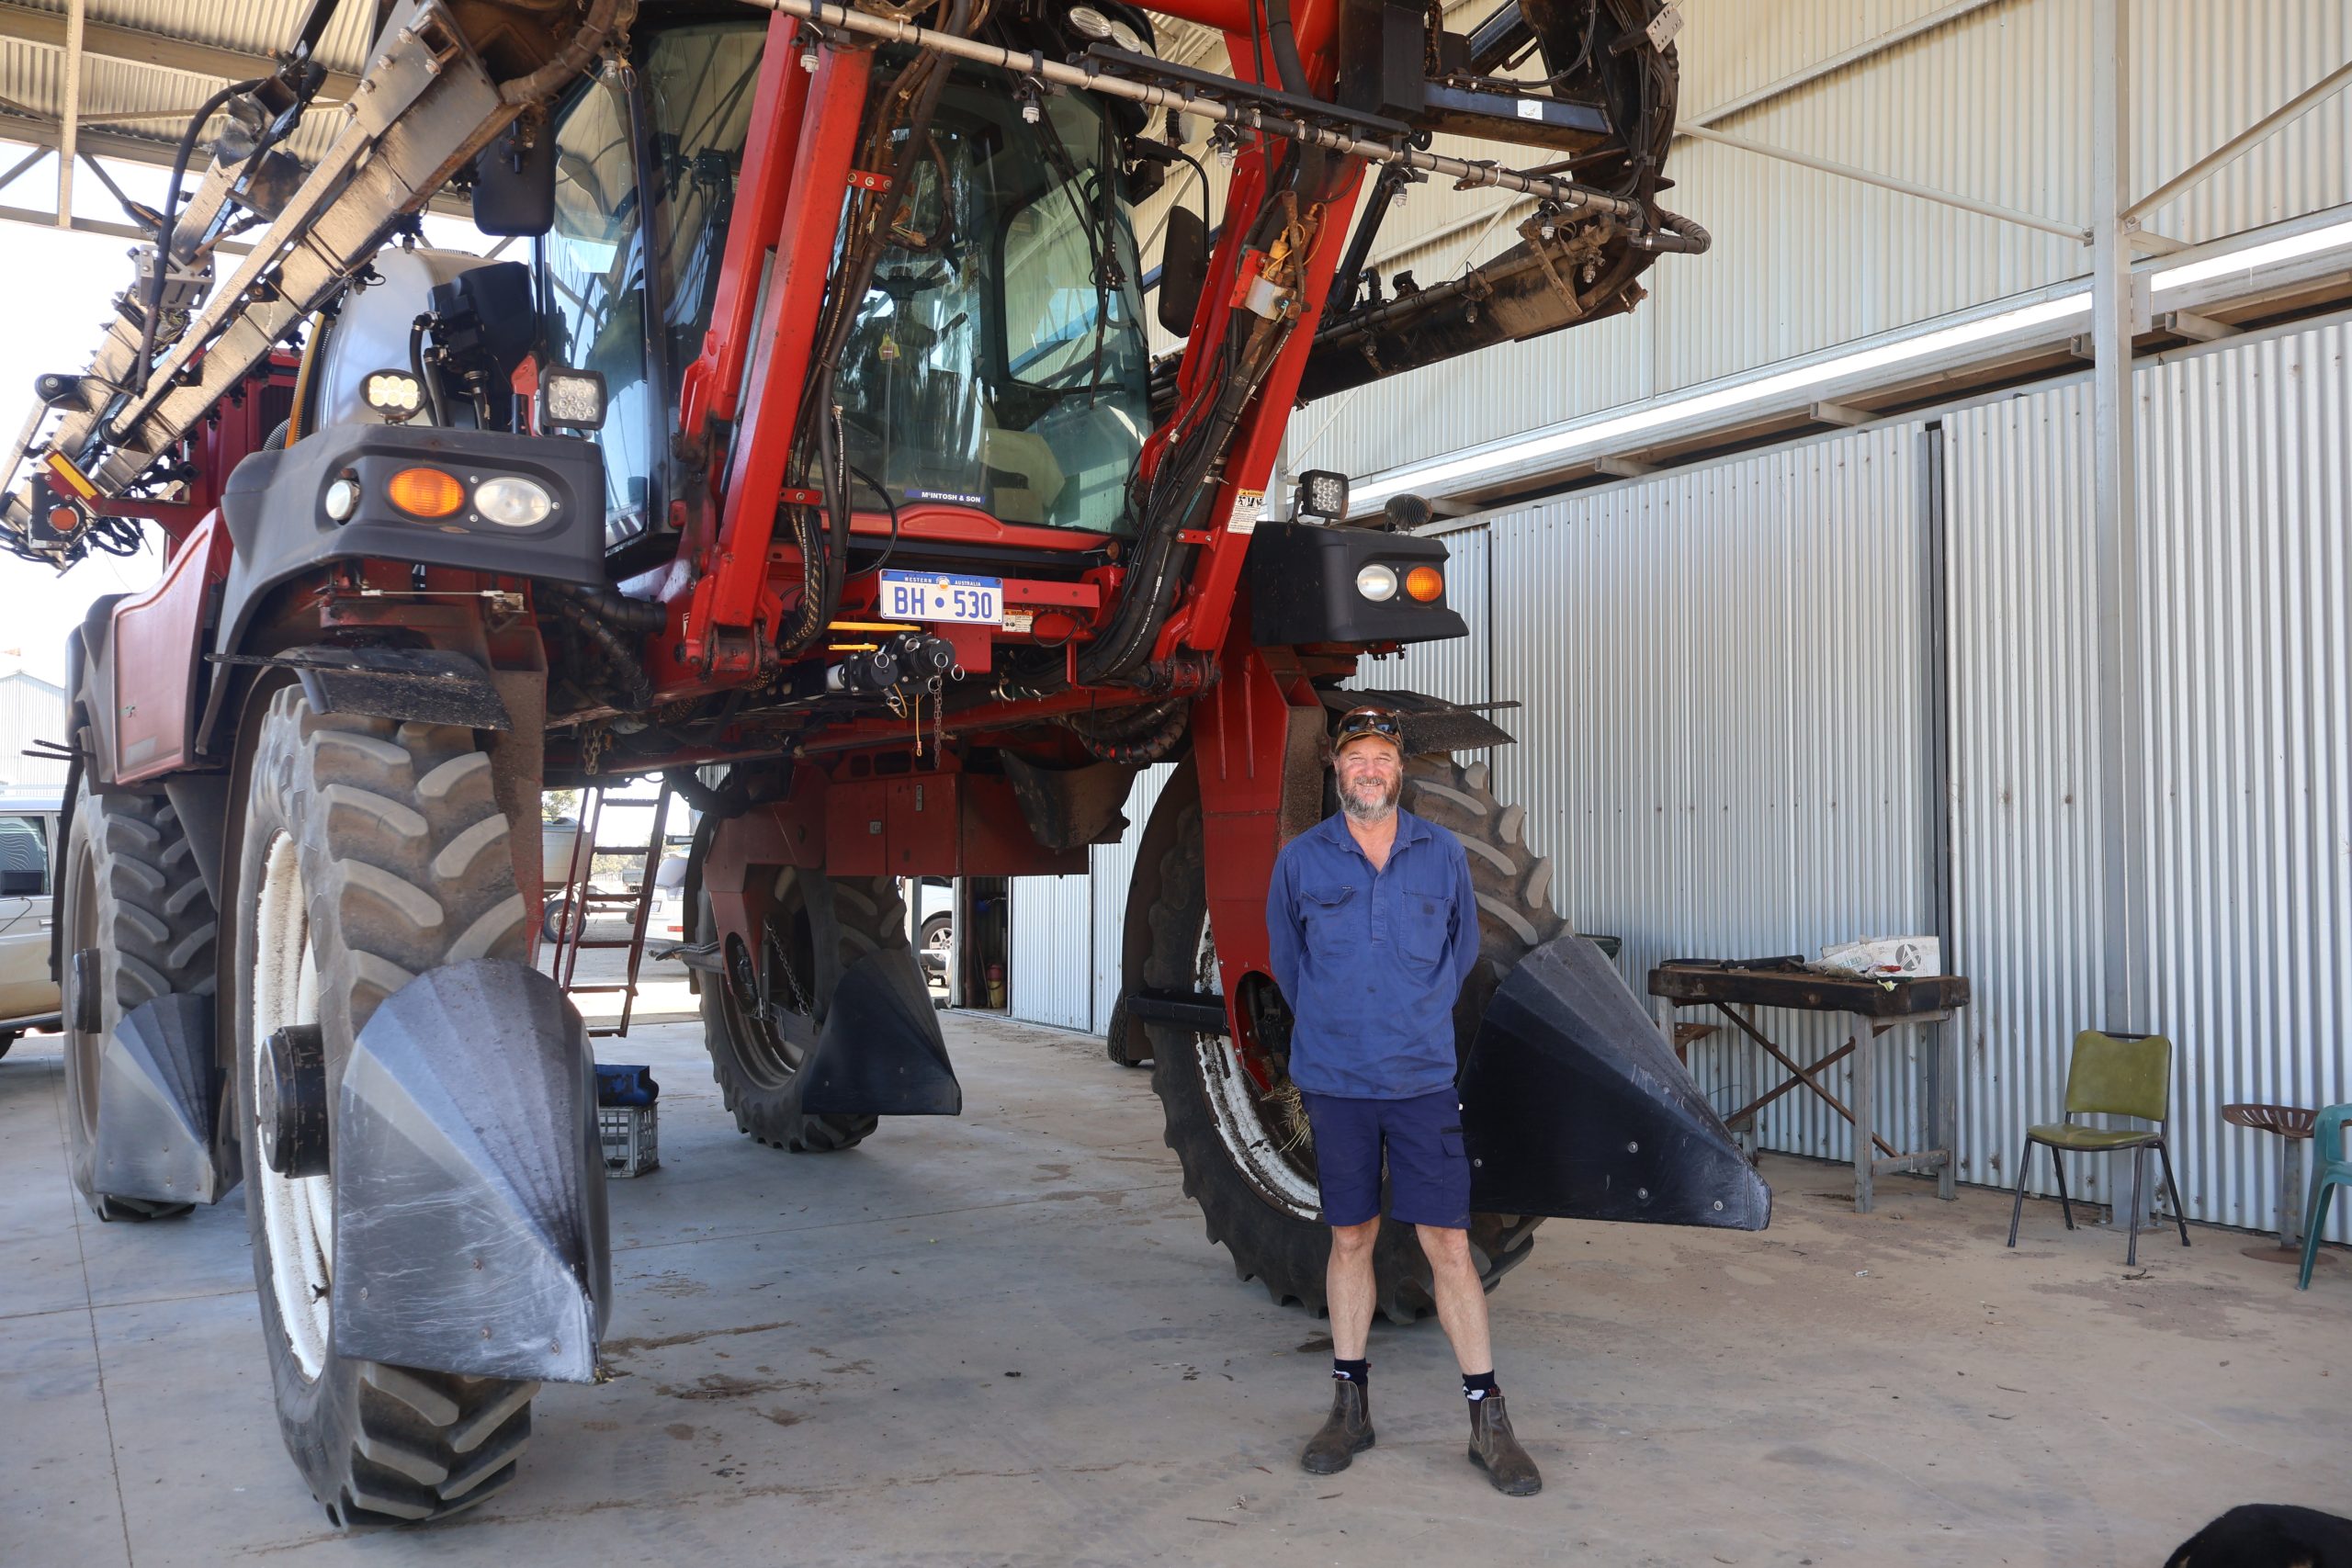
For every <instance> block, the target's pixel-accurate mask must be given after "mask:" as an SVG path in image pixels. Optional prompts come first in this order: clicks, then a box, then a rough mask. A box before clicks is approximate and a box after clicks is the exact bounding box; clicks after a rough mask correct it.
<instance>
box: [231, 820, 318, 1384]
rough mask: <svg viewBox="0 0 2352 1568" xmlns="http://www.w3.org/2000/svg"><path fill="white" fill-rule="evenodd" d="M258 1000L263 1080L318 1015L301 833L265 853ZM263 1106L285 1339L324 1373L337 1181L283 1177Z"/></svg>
mask: <svg viewBox="0 0 2352 1568" xmlns="http://www.w3.org/2000/svg"><path fill="white" fill-rule="evenodd" d="M318 1021H319V965H318V961H317V959H316V958H314V957H313V956H312V955H311V915H310V900H309V899H308V898H307V897H305V896H304V894H303V890H302V866H301V857H300V852H299V851H297V850H296V848H295V845H294V840H293V839H292V838H291V837H289V836H288V835H287V834H285V833H279V834H278V835H277V837H276V838H274V839H272V840H270V844H269V852H268V854H267V855H266V856H265V857H264V866H263V872H262V883H261V902H260V907H259V909H258V910H257V912H256V915H255V919H254V1008H253V1018H252V1020H251V1023H250V1029H249V1038H250V1039H251V1040H252V1042H253V1060H252V1061H251V1062H249V1063H248V1064H247V1065H246V1070H247V1071H248V1073H250V1074H251V1075H252V1077H251V1078H250V1079H249V1081H251V1082H254V1083H259V1082H260V1081H261V1075H262V1067H263V1064H264V1060H265V1057H266V1053H267V1051H268V1049H269V1047H268V1044H267V1042H268V1040H269V1037H270V1035H271V1034H273V1033H275V1032H277V1030H279V1029H282V1028H284V1027H285V1026H286V1025H288V1024H289V1023H316V1022H318ZM259 1123H260V1116H259V1112H258V1110H256V1112H255V1115H254V1126H253V1127H251V1128H248V1129H247V1131H248V1133H249V1134H252V1135H251V1136H249V1137H247V1138H246V1140H245V1147H246V1149H247V1150H249V1151H251V1155H252V1156H253V1157H250V1158H249V1159H248V1160H247V1162H246V1165H247V1168H246V1170H245V1179H246V1180H248V1181H250V1182H252V1183H254V1186H255V1188H256V1189H257V1190H259V1192H260V1194H261V1213H262V1233H263V1237H264V1241H265V1243H266V1246H267V1247H269V1281H270V1288H271V1291H272V1292H273V1293H274V1294H275V1296H276V1298H277V1322H278V1325H279V1327H280V1328H281V1329H282V1330H283V1331H284V1332H285V1335H286V1343H287V1346H288V1348H290V1349H291V1350H292V1351H293V1352H294V1359H295V1360H297V1361H299V1362H300V1363H301V1367H302V1375H303V1376H304V1377H305V1378H316V1377H317V1376H318V1375H319V1371H320V1369H321V1368H322V1367H324V1366H325V1365H326V1359H327V1326H328V1323H329V1321H330V1318H331V1315H332V1313H331V1305H330V1303H329V1300H328V1289H329V1287H330V1286H331V1285H332V1284H333V1282H334V1178H333V1177H332V1176H306V1177H301V1178H299V1179H296V1178H288V1177H284V1176H280V1175H278V1174H277V1172H276V1171H274V1170H272V1169H271V1168H269V1162H268V1161H266V1160H265V1159H262V1158H260V1157H259V1155H260V1152H261V1148H262V1142H261V1129H260V1124H259Z"/></svg>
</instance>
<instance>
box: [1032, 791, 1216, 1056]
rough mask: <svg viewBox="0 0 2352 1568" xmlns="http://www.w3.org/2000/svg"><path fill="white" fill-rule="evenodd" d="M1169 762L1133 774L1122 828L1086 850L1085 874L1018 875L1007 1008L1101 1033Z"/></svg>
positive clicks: (1112, 999)
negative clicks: (1141, 849) (1141, 847)
mask: <svg viewBox="0 0 2352 1568" xmlns="http://www.w3.org/2000/svg"><path fill="white" fill-rule="evenodd" d="M1175 771H1176V769H1175V767H1174V765H1173V764H1170V763H1161V764H1160V765H1159V766H1158V767H1153V768H1146V769H1145V770H1144V771H1143V772H1142V773H1137V774H1136V782H1135V787H1134V788H1133V789H1132V790H1131V791H1130V792H1129V793H1128V795H1127V804H1126V807H1125V812H1126V818H1127V830H1126V832H1125V834H1124V835H1123V836H1122V837H1121V838H1120V840H1119V841H1118V842H1117V843H1115V844H1098V845H1096V846H1095V847H1094V848H1093V849H1092V850H1091V851H1090V852H1089V857H1090V861H1089V866H1088V870H1087V874H1085V875H1084V876H1016V877H1012V878H1011V879H1010V880H1009V882H1008V884H1007V886H1008V887H1009V890H1010V894H1009V896H1010V898H1011V902H1012V976H1011V985H1010V989H1009V991H1008V994H1007V999H1008V1000H1009V1001H1010V1002H1011V1004H1012V1016H1013V1017H1015V1018H1018V1019H1023V1020H1026V1021H1029V1022H1031V1023H1047V1024H1052V1025H1053V1026H1054V1027H1056V1028H1057V1029H1084V1030H1090V1031H1091V1032H1094V1033H1097V1034H1100V1033H1101V1032H1103V1030H1104V1029H1106V1028H1108V1027H1109V1025H1110V1022H1111V1009H1112V1008H1113V1007H1114V1005H1115V1004H1116V1003H1117V1002H1118V999H1119V952H1120V942H1121V941H1122V939H1123V935H1124V933H1125V930H1126V916H1127V884H1128V881H1129V879H1130V878H1131V877H1132V876H1133V875H1134V873H1135V863H1136V846H1137V844H1139V843H1140V842H1141V841H1142V839H1143V830H1144V828H1145V826H1146V825H1147V824H1148V823H1149V822H1150V821H1151V808H1152V807H1153V806H1154V805H1155V804H1156V803H1157V802H1158V801H1159V792H1160V791H1161V790H1162V789H1163V788H1165V787H1166V786H1167V784H1168V776H1169V775H1170V773H1174V772H1175Z"/></svg>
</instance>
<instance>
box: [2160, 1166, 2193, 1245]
mask: <svg viewBox="0 0 2352 1568" xmlns="http://www.w3.org/2000/svg"><path fill="white" fill-rule="evenodd" d="M2156 1162H2157V1163H2158V1164H2159V1165H2162V1166H2163V1167H2164V1168H2165V1191H2167V1192H2169V1193H2171V1194H2172V1220H2173V1224H2177V1225H2178V1226H2179V1227H2180V1245H2181V1246H2183V1247H2187V1246H2188V1213H2187V1212H2186V1211H2185V1210H2183V1209H2182V1208H2181V1206H2180V1183H2178V1182H2177V1181H2175V1180H2174V1179H2172V1156H2170V1155H2168V1154H2166V1153H2165V1146H2164V1145H2163V1144H2161V1143H2159V1144H2157V1145H2156Z"/></svg>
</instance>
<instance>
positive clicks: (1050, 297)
mask: <svg viewBox="0 0 2352 1568" xmlns="http://www.w3.org/2000/svg"><path fill="white" fill-rule="evenodd" d="M767 36H768V35H767V31H766V28H765V27H764V25H763V23H761V22H759V21H756V20H752V19H746V20H743V21H726V22H710V21H703V22H690V23H682V24H678V25H673V26H669V27H665V28H658V29H655V28H642V27H641V28H639V29H638V33H637V39H636V42H635V46H634V50H633V62H632V68H631V69H628V70H606V71H605V72H603V73H599V74H597V75H596V76H594V77H593V78H591V79H589V80H587V81H585V82H583V83H582V85H580V86H579V87H578V89H576V90H575V91H574V92H573V93H572V95H571V96H570V97H569V98H568V99H566V100H565V101H564V102H562V103H561V104H560V105H559V106H558V107H557V108H556V109H555V111H554V113H553V115H552V117H551V126H552V135H553V141H554V163H555V203H554V221H553V223H552V225H551V226H550V228H549V229H548V232H547V233H546V234H545V236H544V237H543V238H540V239H539V240H538V241H537V254H536V262H535V267H534V271H535V274H536V279H537V297H538V308H539V311H540V315H541V319H542V324H543V339H544V348H545V355H546V357H547V360H548V362H549V363H551V364H556V365H561V366H565V367H574V368H578V369H583V370H591V371H594V372H595V373H596V374H597V375H598V376H600V377H601V378H603V381H604V385H605V398H606V401H605V417H604V423H603V425H602V428H601V429H599V430H597V431H596V432H595V433H594V439H595V440H596V441H597V442H598V443H599V444H600V445H601V446H602V447H603V450H604V460H605V486H606V496H605V506H606V516H605V536H606V546H607V549H608V551H609V552H610V554H611V555H612V557H613V558H614V561H613V565H614V568H615V573H614V574H615V575H616V576H622V575H626V574H627V572H628V570H643V569H646V568H650V567H651V566H654V565H657V564H660V563H661V561H662V560H663V559H665V558H667V557H668V555H669V554H671V553H672V552H673V550H674V548H675V543H676V541H675V537H674V535H673V534H672V532H671V525H670V519H671V518H672V515H673V512H672V506H671V503H672V502H673V501H676V500H679V499H681V498H682V497H684V495H685V494H686V493H687V491H686V487H687V486H688V485H689V484H690V483H691V482H692V481H691V479H690V478H689V476H688V468H687V466H688V464H689V463H690V462H691V461H692V457H691V456H690V455H688V454H684V453H681V452H680V451H679V450H677V444H676V443H674V442H673V441H672V439H671V438H670V436H671V433H672V432H674V431H676V430H677V429H678V428H679V423H680V402H681V397H682V390H683V388H684V382H685V378H686V372H687V368H688V367H689V366H691V365H692V364H693V362H694V361H695V357H696V356H697V355H699V354H700V353H701V352H702V349H703V344H704V338H705V334H706V333H707V332H708V331H709V329H710V327H711V324H712V319H713V310H714V306H715V302H716V300H717V298H718V291H719V279H720V276H721V270H722V265H721V264H722V260H723V257H724V254H725V252H726V248H727V240H728V233H729V225H730V223H731V222H732V221H733V220H734V217H735V214H736V212H737V195H738V186H739V183H740V181H741V177H742V171H743V164H744V153H745V145H746V140H747V137H748V135H749V134H750V130H751V125H752V106H753V102H754V98H755V95H756V89H757V87H758V84H759V79H760V74H761V72H762V70H763V65H764V64H765V58H764V46H765V43H766V39H767ZM915 59H916V56H915V54H914V53H913V51H899V50H894V49H891V48H888V47H885V48H884V49H882V50H881V51H878V53H877V56H876V60H875V62H874V66H873V71H872V76H871V85H870V88H869V91H868V94H867V125H866V126H865V128H862V130H861V134H860V143H859V153H858V156H857V158H856V160H855V164H856V167H857V168H858V169H859V170H860V171H861V175H860V177H865V175H867V174H868V173H870V172H873V171H876V170H884V169H888V168H890V167H892V166H894V165H896V164H899V162H900V161H901V153H902V152H903V150H904V146H905V142H906V139H907V135H908V132H907V130H906V128H905V124H904V121H903V117H895V118H894V119H893V129H892V130H891V131H890V133H889V134H888V136H887V137H886V138H884V139H882V141H881V142H880V144H879V145H876V139H875V138H874V136H873V133H872V130H871V127H872V125H873V123H874V121H875V118H876V116H875V112H874V111H875V108H876V106H877V105H885V106H887V105H888V104H889V103H890V101H891V97H892V95H893V94H894V93H896V92H897V91H898V90H899V83H900V82H901V80H902V78H903V77H904V76H905V75H906V73H907V72H908V69H909V67H910V65H911V64H912V62H914V60H915ZM1123 107H1124V106H1118V105H1114V104H1106V103H1104V102H1103V101H1101V100H1098V99H1095V98H1093V97H1091V96H1087V95H1082V94H1059V95H1055V96H1045V97H1016V96H1013V95H1012V94H1009V93H1008V92H1006V91H1005V89H1004V86H1003V85H1002V83H1001V81H996V82H992V81H987V80H984V79H983V78H982V77H981V76H980V74H979V73H977V72H967V71H962V70H959V71H957V72H956V73H954V74H953V75H952V77H951V78H950V79H949V80H948V81H947V83H946V84H945V85H944V87H943V88H942V89H941V90H940V91H939V93H938V96H937V101H936V105H935V107H934V108H933V114H932V118H931V122H930V127H929V130H928V134H927V136H926V138H925V143H924V146H923V147H922V151H921V152H920V153H919V154H918V155H917V156H916V157H915V158H914V159H913V160H912V173H911V175H910V179H909V189H908V191H907V193H906V199H905V201H904V202H903V204H902V205H901V206H900V208H899V212H898V215H897V218H896V220H895V221H894V222H892V223H891V224H890V226H889V229H888V232H887V234H885V235H883V236H881V241H880V248H879V254H878V256H876V257H875V258H873V259H872V261H871V262H870V264H869V265H868V266H867V267H866V268H865V275H866V280H865V288H864V289H863V292H862V294H861V296H860V298H859V299H857V300H856V302H855V304H854V310H853V314H852V319H851V321H849V323H848V324H847V327H846V330H845V332H844V333H842V335H841V337H840V346H839V350H838V358H837V364H836V369H835V375H834V380H833V398H832V402H833V404H834V406H835V408H837V409H838V411H839V412H838V414H837V415H833V416H831V417H832V418H834V419H836V420H837V423H836V424H835V426H834V429H833V431H832V433H831V434H832V438H833V439H834V440H835V441H837V442H838V457H839V462H840V465H841V467H842V469H843V470H844V471H845V472H846V474H847V476H848V479H849V495H850V504H851V505H852V507H853V508H854V510H855V511H856V512H857V513H861V514H867V515H870V516H872V517H874V518H876V519H880V520H882V521H883V522H884V523H885V524H886V525H887V524H888V521H889V520H890V519H892V518H895V517H896V516H897V515H898V514H899V513H900V512H901V510H902V509H904V508H907V507H909V506H910V505H914V506H922V505H928V506H945V507H952V508H965V509H970V510H972V511H976V512H980V513H987V514H988V515H989V517H991V518H993V519H994V520H996V521H997V522H999V523H1006V524H1017V525H1030V526H1036V527H1046V528H1057V529H1070V530H1080V531H1084V532H1087V533H1091V534H1095V535H1106V536H1107V535H1120V534H1126V533H1131V532H1132V531H1133V526H1134V525H1133V522H1132V520H1131V519H1130V517H1129V515H1128V507H1127V503H1126V491H1127V483H1128V480H1129V479H1130V477H1131V476H1132V474H1133V471H1134V468H1135V465H1136V459H1137V457H1139V456H1140V454H1141V452H1142V450H1143V446H1144V442H1145V438H1146V436H1147V435H1148V433H1149V431H1150V427H1151V419H1150V412H1149V396H1148V382H1149V376H1150V364H1149V356H1148V345H1147V343H1146V340H1145V335H1144V327H1143V314H1142V304H1141V301H1142V267H1141V265H1140V264H1139V261H1138V258H1137V247H1136V237H1135V232H1134V229H1133V226H1132V224H1131V221H1130V217H1129V214H1130V211H1131V200H1130V192H1131V187H1132V185H1133V181H1132V180H1131V177H1130V175H1128V173H1127V169H1128V166H1129V164H1130V162H1131V160H1130V158H1129V157H1128V155H1127V153H1126V151H1125V147H1124V145H1123V144H1124V142H1125V138H1126V137H1127V136H1128V135H1130V134H1132V132H1133V130H1134V129H1136V127H1137V126H1138V125H1139V117H1137V116H1136V115H1134V114H1132V113H1123V112H1122V109H1123ZM1122 120H1125V121H1127V122H1129V123H1127V124H1125V125H1123V124H1122V123H1120V122H1121V121H1122ZM1144 166H1145V167H1146V168H1148V170H1149V172H1150V173H1151V174H1153V175H1156V174H1157V172H1158V170H1157V166H1155V165H1144ZM858 238H859V236H858V235H857V233H856V232H855V231H854V230H853V229H850V228H849V227H847V226H844V231H843V233H842V237H841V239H840V241H839V242H838V243H836V245H835V248H834V257H833V265H834V268H835V270H836V272H838V271H839V270H840V269H841V268H842V266H843V265H845V264H846V263H848V262H849V261H850V260H851V248H852V246H853V245H854V244H855V243H856V242H857V240H858ZM811 461H812V455H811V454H796V461H795V466H796V468H805V467H807V466H809V463H810V462H811ZM787 482H788V483H792V484H812V483H814V482H815V480H814V479H813V478H811V477H809V476H808V475H806V474H804V473H799V472H795V473H793V474H792V475H790V476H789V477H788V479H787Z"/></svg>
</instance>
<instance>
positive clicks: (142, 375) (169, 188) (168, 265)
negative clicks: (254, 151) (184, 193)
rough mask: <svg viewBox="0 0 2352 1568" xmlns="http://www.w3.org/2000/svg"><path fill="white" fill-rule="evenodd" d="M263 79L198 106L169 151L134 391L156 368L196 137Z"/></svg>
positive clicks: (231, 86) (232, 88) (240, 85)
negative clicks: (159, 326)
mask: <svg viewBox="0 0 2352 1568" xmlns="http://www.w3.org/2000/svg"><path fill="white" fill-rule="evenodd" d="M263 80H264V78H262V77H259V76H255V77H254V78H253V79H252V80H251V81H246V82H232V83H230V84H229V85H227V86H225V87H223V88H221V89H220V91H219V92H217V93H215V94H213V95H212V96H210V97H209V98H207V99H205V100H204V102H202V103H201V104H199V105H198V106H197V109H196V113H195V114H193V115H191V116H190V117H189V118H188V122H187V130H183V131H182V132H180V144H179V146H178V147H177V148H176V149H175V150H174V151H173V153H172V177H171V179H170V181H169V182H167V183H166V184H165V185H164V220H163V223H162V225H161V226H160V227H158V228H157V229H156V231H155V277H154V281H153V282H152V283H150V284H149V285H148V287H147V302H146V303H147V308H146V309H145V310H141V312H140V315H141V318H142V320H141V321H140V324H139V360H138V369H137V372H136V373H135V374H134V375H133V376H132V378H131V380H130V389H131V390H132V391H134V392H135V391H137V390H138V389H141V388H142V387H144V386H146V385H147V374H148V372H149V371H151V370H153V369H154V367H155V318H156V316H157V315H158V314H159V313H160V312H161V311H162V310H163V308H164V278H165V277H166V276H168V275H169V274H170V272H171V270H172V239H173V234H172V231H173V230H174V229H175V228H176V227H178V225H179V220H180V181H181V180H183V179H185V178H187V161H188V159H189V157H190V156H191V155H192V154H194V152H196V139H197V137H198V135H200V134H202V132H203V130H204V122H205V121H206V120H208V119H210V118H212V116H213V114H214V113H215V111H217V110H218V109H219V108H220V106H221V105H222V104H225V103H227V102H228V101H229V100H230V99H231V98H233V97H235V96H237V95H238V94H240V93H250V92H252V91H253V90H254V88H255V87H258V86H260V85H262V82H263Z"/></svg>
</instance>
